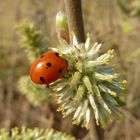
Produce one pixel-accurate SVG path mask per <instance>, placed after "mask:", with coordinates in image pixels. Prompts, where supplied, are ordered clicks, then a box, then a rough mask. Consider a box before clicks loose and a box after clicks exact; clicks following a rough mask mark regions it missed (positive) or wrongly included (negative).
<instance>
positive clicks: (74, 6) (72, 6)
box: [64, 0, 103, 140]
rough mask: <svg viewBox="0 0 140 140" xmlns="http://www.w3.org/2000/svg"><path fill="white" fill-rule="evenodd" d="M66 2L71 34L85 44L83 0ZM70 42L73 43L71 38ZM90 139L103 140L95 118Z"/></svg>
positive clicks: (67, 0) (66, 0) (92, 121)
mask: <svg viewBox="0 0 140 140" xmlns="http://www.w3.org/2000/svg"><path fill="white" fill-rule="evenodd" d="M64 1H65V8H66V13H67V17H68V26H69V33H71V32H72V31H73V32H74V33H75V35H76V37H77V39H78V42H79V43H82V42H85V32H84V26H83V17H82V10H81V9H82V8H81V0H64ZM70 42H71V43H72V38H71V37H70ZM90 137H91V140H103V131H102V129H101V128H100V127H99V126H96V124H95V120H94V118H93V119H92V120H91V127H90Z"/></svg>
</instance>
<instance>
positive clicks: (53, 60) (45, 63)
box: [30, 52, 68, 85]
mask: <svg viewBox="0 0 140 140" xmlns="http://www.w3.org/2000/svg"><path fill="white" fill-rule="evenodd" d="M67 71H68V62H67V60H65V59H64V58H62V57H60V56H59V54H58V53H57V52H49V53H47V54H45V55H42V56H41V57H40V58H37V59H36V60H35V61H34V62H33V64H32V65H31V68H30V77H31V80H32V81H33V82H34V83H36V84H46V85H49V84H50V83H52V82H54V81H55V80H57V79H59V78H61V77H63V76H64V74H65V73H66V72H67Z"/></svg>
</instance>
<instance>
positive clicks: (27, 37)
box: [17, 20, 52, 105]
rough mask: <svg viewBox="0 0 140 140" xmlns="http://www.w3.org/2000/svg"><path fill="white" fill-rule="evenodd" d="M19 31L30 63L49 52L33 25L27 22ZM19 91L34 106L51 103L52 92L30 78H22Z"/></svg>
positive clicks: (20, 25) (21, 25)
mask: <svg viewBox="0 0 140 140" xmlns="http://www.w3.org/2000/svg"><path fill="white" fill-rule="evenodd" d="M17 31H18V33H19V36H20V37H21V41H22V42H21V44H22V45H21V46H23V50H24V51H25V52H26V56H27V58H28V60H29V61H30V63H32V62H33V61H34V60H35V59H36V58H37V57H39V56H40V55H42V54H44V53H46V52H47V51H48V48H47V43H45V42H44V40H43V35H42V34H41V31H38V30H37V27H35V25H34V24H33V23H31V22H29V21H27V20H26V21H24V22H22V23H21V24H19V25H18V28H17ZM19 90H20V91H21V93H23V94H24V95H25V96H26V97H27V99H28V100H29V101H30V102H31V103H32V104H33V105H40V104H43V103H44V102H45V101H46V102H48V103H51V100H52V99H51V97H50V90H49V89H48V88H46V87H44V88H43V87H42V86H38V85H35V84H33V83H32V81H31V80H30V77H29V76H22V77H21V78H20V80H19Z"/></svg>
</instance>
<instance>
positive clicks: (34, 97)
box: [18, 76, 52, 106]
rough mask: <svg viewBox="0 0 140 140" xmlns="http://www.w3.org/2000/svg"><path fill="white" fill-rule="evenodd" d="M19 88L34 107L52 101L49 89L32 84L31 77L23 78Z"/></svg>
mask: <svg viewBox="0 0 140 140" xmlns="http://www.w3.org/2000/svg"><path fill="white" fill-rule="evenodd" d="M18 88H19V89H20V91H21V92H22V93H23V94H24V95H25V96H26V97H27V99H28V100H29V102H31V103H32V104H33V105H35V106H36V105H40V104H43V103H45V102H47V103H51V101H52V99H51V96H50V95H49V94H50V90H49V88H46V87H45V86H44V87H42V86H41V85H36V84H34V83H32V81H31V79H30V77H29V76H22V77H21V78H20V80H19V86H18Z"/></svg>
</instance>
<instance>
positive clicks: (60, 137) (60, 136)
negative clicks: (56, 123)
mask: <svg viewBox="0 0 140 140" xmlns="http://www.w3.org/2000/svg"><path fill="white" fill-rule="evenodd" d="M0 140H75V138H74V137H72V136H69V135H66V134H64V133H61V132H58V131H54V130H53V129H39V128H35V129H29V128H25V127H23V128H22V129H21V130H19V129H18V128H13V129H12V130H11V131H9V132H7V131H6V130H5V129H1V130H0Z"/></svg>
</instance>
